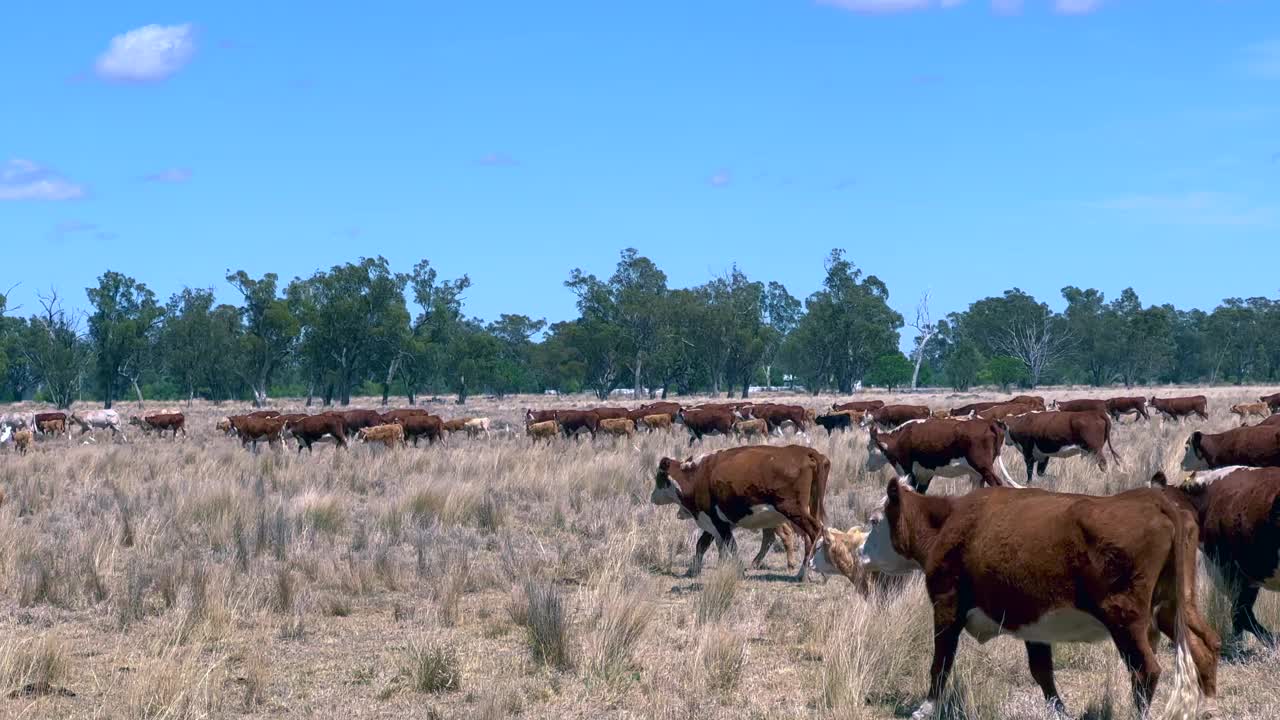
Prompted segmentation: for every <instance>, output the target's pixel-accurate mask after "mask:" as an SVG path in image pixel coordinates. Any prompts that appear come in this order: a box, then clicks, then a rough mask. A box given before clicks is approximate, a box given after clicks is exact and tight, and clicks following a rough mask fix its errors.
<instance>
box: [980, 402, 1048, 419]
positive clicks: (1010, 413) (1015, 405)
mask: <svg viewBox="0 0 1280 720" xmlns="http://www.w3.org/2000/svg"><path fill="white" fill-rule="evenodd" d="M1042 410H1043V409H1042V408H1038V407H1036V406H1035V405H1034V404H1031V403H1025V402H1014V401H1012V400H1011V401H1009V402H1007V403H1001V404H1000V405H996V406H995V407H989V408H987V409H986V410H980V411H978V412H977V413H975V414H976V415H977V417H979V418H982V419H983V420H997V421H998V420H1004V419H1005V418H1009V417H1015V416H1018V415H1026V414H1027V413H1038V412H1041V411H1042Z"/></svg>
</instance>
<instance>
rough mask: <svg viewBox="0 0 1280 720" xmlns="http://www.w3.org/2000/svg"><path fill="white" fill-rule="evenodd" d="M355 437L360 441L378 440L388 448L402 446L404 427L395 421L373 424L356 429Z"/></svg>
mask: <svg viewBox="0 0 1280 720" xmlns="http://www.w3.org/2000/svg"><path fill="white" fill-rule="evenodd" d="M356 439H357V440H359V441H360V442H362V443H366V444H367V443H371V442H380V443H382V444H383V445H385V446H386V447H388V448H397V447H404V444H405V442H404V427H403V426H401V425H398V424H396V423H389V424H387V425H374V426H373V427H367V428H360V429H359V430H357V431H356Z"/></svg>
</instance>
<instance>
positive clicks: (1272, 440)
mask: <svg viewBox="0 0 1280 720" xmlns="http://www.w3.org/2000/svg"><path fill="white" fill-rule="evenodd" d="M1231 465H1248V466H1249V467H1280V425H1254V426H1253V427H1241V428H1235V429H1234V430H1228V431H1226V432H1221V433H1214V434H1209V433H1202V432H1200V431H1199V430H1197V431H1195V432H1193V433H1191V437H1188V438H1187V443H1186V450H1185V451H1184V452H1183V455H1182V469H1183V470H1213V469H1216V468H1224V467H1229V466H1231Z"/></svg>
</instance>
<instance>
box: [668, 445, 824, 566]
mask: <svg viewBox="0 0 1280 720" xmlns="http://www.w3.org/2000/svg"><path fill="white" fill-rule="evenodd" d="M830 473H831V461H829V460H827V458H826V456H824V455H823V454H822V453H820V452H818V451H817V450H814V449H812V448H807V447H804V446H802V445H787V446H784V447H773V446H769V445H749V446H745V447H737V448H731V449H729V450H722V451H720V452H717V453H712V454H710V455H705V456H703V457H700V458H697V459H694V458H690V459H688V460H685V461H684V462H681V461H679V460H676V459H673V458H663V459H662V460H661V461H660V462H659V463H658V472H657V475H656V477H655V479H654V488H653V494H652V495H651V496H650V498H649V499H650V501H651V502H652V503H653V504H654V505H668V504H677V505H679V506H680V509H681V511H682V514H687V515H688V516H690V517H692V518H693V520H694V521H695V522H696V523H697V524H698V527H699V528H701V529H702V535H701V537H699V538H698V545H697V548H696V550H695V551H694V559H693V565H692V566H691V567H690V568H689V575H690V576H696V575H697V574H698V573H699V572H700V571H701V570H702V556H703V555H704V554H705V553H706V552H707V548H708V547H710V545H711V542H712V540H714V541H715V542H716V546H717V548H718V549H719V550H720V553H721V555H722V556H723V555H724V553H725V550H726V549H728V550H729V551H730V552H732V553H734V554H737V550H738V547H737V543H736V542H735V541H734V539H733V529H734V528H735V527H742V528H747V529H751V530H765V529H773V528H776V527H778V526H779V525H782V524H784V523H790V524H791V525H792V526H793V527H794V528H795V529H796V530H798V531H800V534H801V535H803V536H804V557H803V558H802V559H801V562H800V574H799V576H798V578H797V579H799V580H804V579H805V577H806V574H807V573H808V569H809V563H810V561H811V560H812V559H813V551H814V547H815V544H816V543H817V541H818V538H819V537H821V535H822V527H823V525H824V524H825V523H826V515H827V513H826V505H825V499H826V494H827V476H828V475H829V474H830ZM769 544H772V542H768V543H767V544H762V545H761V553H760V554H759V555H757V556H756V559H755V561H754V563H753V564H755V565H758V564H759V563H760V561H761V560H762V559H763V557H764V553H765V552H767V550H768V545H769Z"/></svg>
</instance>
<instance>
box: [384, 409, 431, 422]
mask: <svg viewBox="0 0 1280 720" xmlns="http://www.w3.org/2000/svg"><path fill="white" fill-rule="evenodd" d="M430 414H431V413H429V412H427V411H426V410H423V409H422V408H406V409H403V410H388V411H386V412H384V413H382V424H383V425H390V424H392V423H394V422H395V421H397V420H399V419H400V418H402V417H426V416H427V415H430Z"/></svg>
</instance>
